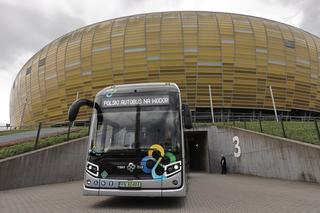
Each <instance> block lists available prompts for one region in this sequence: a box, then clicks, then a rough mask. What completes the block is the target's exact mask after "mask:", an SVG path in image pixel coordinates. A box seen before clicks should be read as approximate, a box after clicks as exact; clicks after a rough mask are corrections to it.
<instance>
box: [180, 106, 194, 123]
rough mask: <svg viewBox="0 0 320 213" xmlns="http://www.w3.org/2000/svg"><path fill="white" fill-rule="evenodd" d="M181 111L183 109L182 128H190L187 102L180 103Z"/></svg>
mask: <svg viewBox="0 0 320 213" xmlns="http://www.w3.org/2000/svg"><path fill="white" fill-rule="evenodd" d="M182 111H183V113H182V114H183V120H184V128H186V129H191V128H192V119H191V113H190V110H189V106H188V105H187V104H182Z"/></svg>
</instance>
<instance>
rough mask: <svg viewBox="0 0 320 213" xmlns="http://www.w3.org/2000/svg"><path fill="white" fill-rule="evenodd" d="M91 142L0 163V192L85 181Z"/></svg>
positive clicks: (77, 141)
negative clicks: (85, 167) (83, 179)
mask: <svg viewBox="0 0 320 213" xmlns="http://www.w3.org/2000/svg"><path fill="white" fill-rule="evenodd" d="M87 141H88V139H87V137H86V138H81V139H75V140H72V141H69V142H65V143H61V144H58V145H54V146H51V147H47V148H43V149H39V150H36V151H33V152H30V153H25V154H22V155H18V156H15V157H11V158H8V159H3V160H0V190H3V189H12V188H19V187H27V186H34V185H40V184H48V183H59V182H66V181H72V180H79V179H82V178H83V175H84V166H85V158H86V152H87V146H88V145H87V144H88V142H87Z"/></svg>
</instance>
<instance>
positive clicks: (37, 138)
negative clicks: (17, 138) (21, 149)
mask: <svg viewBox="0 0 320 213" xmlns="http://www.w3.org/2000/svg"><path fill="white" fill-rule="evenodd" d="M41 125H42V124H41V122H40V123H39V126H38V131H37V137H36V141H35V143H34V149H37V148H38V144H39V139H40V131H41Z"/></svg>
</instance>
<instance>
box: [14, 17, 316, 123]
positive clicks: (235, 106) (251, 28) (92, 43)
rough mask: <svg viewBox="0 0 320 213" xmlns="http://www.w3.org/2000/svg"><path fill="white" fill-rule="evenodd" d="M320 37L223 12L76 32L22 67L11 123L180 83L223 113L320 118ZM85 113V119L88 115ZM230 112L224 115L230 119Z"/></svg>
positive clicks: (197, 101)
mask: <svg viewBox="0 0 320 213" xmlns="http://www.w3.org/2000/svg"><path fill="white" fill-rule="evenodd" d="M319 61H320V39H319V38H318V37H316V36H314V35H312V34H310V33H308V32H305V31H303V30H301V29H298V28H296V27H292V26H289V25H286V24H283V23H279V22H275V21H271V20H266V19H262V18H258V17H252V16H245V15H239V14H230V13H216V12H197V11H183V12H159V13H150V14H141V15H133V16H129V17H122V18H116V19H113V20H108V21H103V22H100V23H96V24H93V25H89V26H86V27H83V28H80V29H77V30H75V31H72V32H70V33H68V34H66V35H64V36H62V37H60V38H58V39H56V40H54V41H53V42H51V43H50V44H48V45H47V46H45V47H44V48H42V49H41V50H40V51H39V52H37V53H36V54H35V55H34V56H33V57H32V58H31V59H30V60H29V61H28V62H27V63H26V64H25V65H24V66H23V67H22V69H21V70H20V72H19V73H18V75H17V77H16V79H15V81H14V83H13V86H12V89H11V98H10V120H11V125H12V126H20V125H29V124H34V123H37V122H63V121H66V120H67V111H68V107H69V105H70V104H71V103H72V102H73V101H74V100H75V99H76V98H77V97H79V98H89V99H92V98H93V97H94V95H95V94H96V92H97V91H99V90H100V89H102V88H104V87H106V86H109V85H114V84H127V83H141V82H175V83H177V84H178V85H179V87H180V89H181V94H182V99H183V102H185V103H188V104H189V106H190V108H191V109H192V110H193V111H195V112H204V111H209V106H210V102H209V93H208V85H211V89H212V100H213V106H214V111H215V113H219V115H220V116H221V117H222V116H226V115H228V116H230V115H231V117H232V115H235V114H237V113H242V112H246V113H252V114H268V113H272V110H273V108H272V100H271V96H270V92H269V88H268V87H269V86H270V85H271V86H272V89H273V94H274V98H275V103H276V107H277V109H278V110H279V111H280V113H281V114H286V115H288V114H289V115H295V114H301V115H310V116H315V115H318V114H319V112H320V76H319V73H320V72H319V70H320V64H319ZM90 112H91V111H90V110H88V109H83V110H82V111H81V112H80V117H79V119H88V118H89V114H90ZM221 112H223V113H224V115H223V114H222V113H221Z"/></svg>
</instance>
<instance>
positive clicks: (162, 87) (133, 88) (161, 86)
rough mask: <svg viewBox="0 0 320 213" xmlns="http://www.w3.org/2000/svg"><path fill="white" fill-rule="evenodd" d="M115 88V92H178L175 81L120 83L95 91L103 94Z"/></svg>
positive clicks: (98, 94)
mask: <svg viewBox="0 0 320 213" xmlns="http://www.w3.org/2000/svg"><path fill="white" fill-rule="evenodd" d="M112 89H114V90H116V92H117V93H131V92H132V93H134V92H152V91H168V92H169V91H172V92H180V89H179V87H178V86H177V84H175V83H170V82H168V83H140V84H121V85H114V86H108V87H106V88H104V89H102V90H100V91H99V92H98V93H97V96H100V95H103V94H105V93H107V92H109V91H110V90H112Z"/></svg>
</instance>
